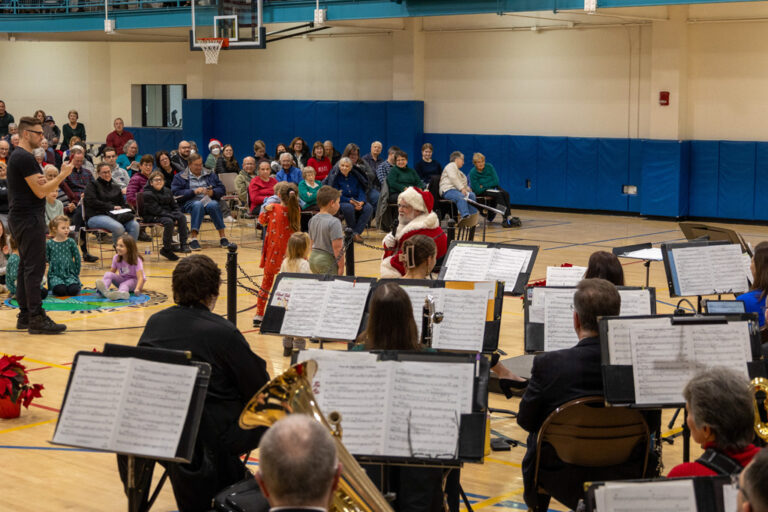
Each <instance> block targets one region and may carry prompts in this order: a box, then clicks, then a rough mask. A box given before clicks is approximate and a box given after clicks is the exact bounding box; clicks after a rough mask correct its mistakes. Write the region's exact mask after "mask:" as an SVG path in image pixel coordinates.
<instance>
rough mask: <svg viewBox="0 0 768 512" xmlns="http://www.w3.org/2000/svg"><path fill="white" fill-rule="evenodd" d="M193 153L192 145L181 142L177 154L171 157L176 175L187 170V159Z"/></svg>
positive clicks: (184, 141)
mask: <svg viewBox="0 0 768 512" xmlns="http://www.w3.org/2000/svg"><path fill="white" fill-rule="evenodd" d="M191 153H192V145H191V144H190V143H189V142H188V141H186V140H183V141H181V142H179V147H178V149H177V151H176V154H175V155H171V165H172V166H173V169H174V171H175V173H176V174H178V173H180V172H184V171H185V170H186V169H187V165H188V162H187V159H188V158H189V155H190V154H191Z"/></svg>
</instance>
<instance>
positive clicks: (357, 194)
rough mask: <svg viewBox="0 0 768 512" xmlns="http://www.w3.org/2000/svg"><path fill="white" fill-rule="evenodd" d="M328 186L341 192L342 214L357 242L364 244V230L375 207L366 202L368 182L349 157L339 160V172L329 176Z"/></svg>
mask: <svg viewBox="0 0 768 512" xmlns="http://www.w3.org/2000/svg"><path fill="white" fill-rule="evenodd" d="M328 180H331V181H330V182H329V183H328V184H329V185H330V186H332V187H333V188H335V189H337V190H340V191H341V214H342V215H343V216H344V220H345V221H346V223H347V227H349V228H352V231H353V232H354V235H353V236H354V239H355V241H356V242H362V241H363V237H362V236H361V235H362V233H363V230H364V229H365V228H366V226H367V225H368V221H369V220H370V218H371V215H373V207H372V206H371V205H370V204H369V203H367V202H366V197H365V189H366V182H367V181H368V180H367V178H366V177H365V175H364V174H363V173H362V172H361V171H360V170H358V169H353V168H352V161H351V160H350V159H349V158H347V157H342V158H341V160H339V172H338V173H336V174H334V173H333V172H331V174H329V175H328Z"/></svg>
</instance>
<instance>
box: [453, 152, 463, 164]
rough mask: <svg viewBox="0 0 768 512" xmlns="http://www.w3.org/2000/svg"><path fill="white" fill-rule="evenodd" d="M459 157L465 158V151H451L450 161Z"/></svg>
mask: <svg viewBox="0 0 768 512" xmlns="http://www.w3.org/2000/svg"><path fill="white" fill-rule="evenodd" d="M459 158H461V159H462V160H463V159H464V153H462V152H461V151H454V152H453V153H451V157H450V161H451V162H453V161H455V160H457V159H459Z"/></svg>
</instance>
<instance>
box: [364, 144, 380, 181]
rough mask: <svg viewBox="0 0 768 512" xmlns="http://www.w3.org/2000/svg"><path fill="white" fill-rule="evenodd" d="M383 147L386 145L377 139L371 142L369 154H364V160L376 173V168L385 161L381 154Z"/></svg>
mask: <svg viewBox="0 0 768 512" xmlns="http://www.w3.org/2000/svg"><path fill="white" fill-rule="evenodd" d="M383 149H384V146H383V145H382V143H381V142H379V141H377V140H375V141H373V142H371V152H370V153H368V154H367V155H363V161H364V162H365V164H366V165H367V166H368V168H369V169H371V171H373V172H374V173H375V172H376V169H378V168H379V166H380V165H381V164H383V163H384V157H382V156H381V152H382V150H383Z"/></svg>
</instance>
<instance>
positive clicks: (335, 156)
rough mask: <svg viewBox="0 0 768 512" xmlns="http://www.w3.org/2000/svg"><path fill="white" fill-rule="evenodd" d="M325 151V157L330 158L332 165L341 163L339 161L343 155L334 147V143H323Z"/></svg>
mask: <svg viewBox="0 0 768 512" xmlns="http://www.w3.org/2000/svg"><path fill="white" fill-rule="evenodd" d="M323 149H325V157H326V158H328V159H329V160H330V161H331V165H332V166H333V165H336V164H337V163H339V159H340V158H341V153H339V152H338V151H336V149H334V147H333V142H331V141H330V140H327V141H325V142H323Z"/></svg>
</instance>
